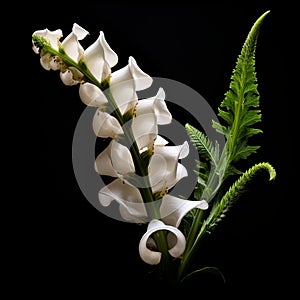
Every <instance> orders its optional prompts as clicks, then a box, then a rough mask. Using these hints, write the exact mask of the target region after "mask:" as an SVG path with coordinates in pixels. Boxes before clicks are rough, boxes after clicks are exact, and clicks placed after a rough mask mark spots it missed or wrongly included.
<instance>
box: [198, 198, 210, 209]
mask: <svg viewBox="0 0 300 300" xmlns="http://www.w3.org/2000/svg"><path fill="white" fill-rule="evenodd" d="M198 208H200V209H202V210H206V209H208V202H207V201H206V200H201V201H200V203H199V205H198Z"/></svg>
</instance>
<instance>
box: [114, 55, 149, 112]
mask: <svg viewBox="0 0 300 300" xmlns="http://www.w3.org/2000/svg"><path fill="white" fill-rule="evenodd" d="M152 81H153V80H152V78H151V77H150V76H149V75H147V74H146V73H144V72H143V71H142V70H141V69H140V68H139V66H138V65H137V63H136V61H135V60H134V58H133V57H129V60H128V65H127V66H125V67H124V68H122V69H119V70H117V71H115V72H113V73H112V74H111V79H110V89H111V93H112V95H113V97H114V99H115V101H116V103H117V106H118V107H119V109H120V111H121V113H122V114H123V113H124V112H125V111H126V110H128V109H130V108H132V107H133V106H134V105H135V104H136V103H137V101H138V96H137V94H136V91H139V90H143V89H146V88H148V87H149V86H151V84H152Z"/></svg>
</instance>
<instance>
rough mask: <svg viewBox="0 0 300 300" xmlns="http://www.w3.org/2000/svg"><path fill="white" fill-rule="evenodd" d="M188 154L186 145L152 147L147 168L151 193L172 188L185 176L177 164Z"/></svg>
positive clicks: (184, 171) (184, 170) (183, 170)
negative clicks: (152, 151) (152, 152)
mask: <svg viewBox="0 0 300 300" xmlns="http://www.w3.org/2000/svg"><path fill="white" fill-rule="evenodd" d="M188 152H189V147H188V143H187V142H184V143H183V144H182V145H179V146H154V154H153V155H152V157H151V159H150V163H149V167H148V171H149V179H150V183H151V187H152V192H153V193H156V192H158V191H161V190H163V189H165V188H167V189H170V188H172V187H173V186H174V185H175V184H176V183H177V182H178V181H179V180H181V179H182V178H183V177H186V176H187V170H186V169H185V167H184V166H183V165H181V164H180V163H178V160H179V159H180V158H184V157H185V156H186V155H187V154H188Z"/></svg>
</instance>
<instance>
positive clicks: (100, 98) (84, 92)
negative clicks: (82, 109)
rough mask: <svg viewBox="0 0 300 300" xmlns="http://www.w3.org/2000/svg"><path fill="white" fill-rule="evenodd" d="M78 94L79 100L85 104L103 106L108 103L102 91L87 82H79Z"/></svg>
mask: <svg viewBox="0 0 300 300" xmlns="http://www.w3.org/2000/svg"><path fill="white" fill-rule="evenodd" d="M79 96H80V99H81V101H82V102H83V103H84V104H85V105H87V106H96V107H100V108H104V107H105V106H106V105H107V103H108V102H107V99H106V97H105V95H104V93H103V92H102V91H101V90H100V89H99V88H98V87H97V86H95V85H94V84H91V83H89V82H86V83H83V84H80V87H79Z"/></svg>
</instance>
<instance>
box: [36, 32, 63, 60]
mask: <svg viewBox="0 0 300 300" xmlns="http://www.w3.org/2000/svg"><path fill="white" fill-rule="evenodd" d="M33 35H37V36H40V37H43V38H45V39H46V40H48V41H49V43H50V45H51V47H52V48H53V49H55V50H56V51H58V48H59V40H60V38H61V37H62V36H63V34H62V31H61V30H60V29H57V30H55V31H51V30H49V29H47V28H46V29H44V30H37V31H35V32H34V33H33ZM32 49H33V51H34V52H35V53H36V54H39V53H40V49H39V48H38V47H37V46H35V44H34V43H33V41H32Z"/></svg>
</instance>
